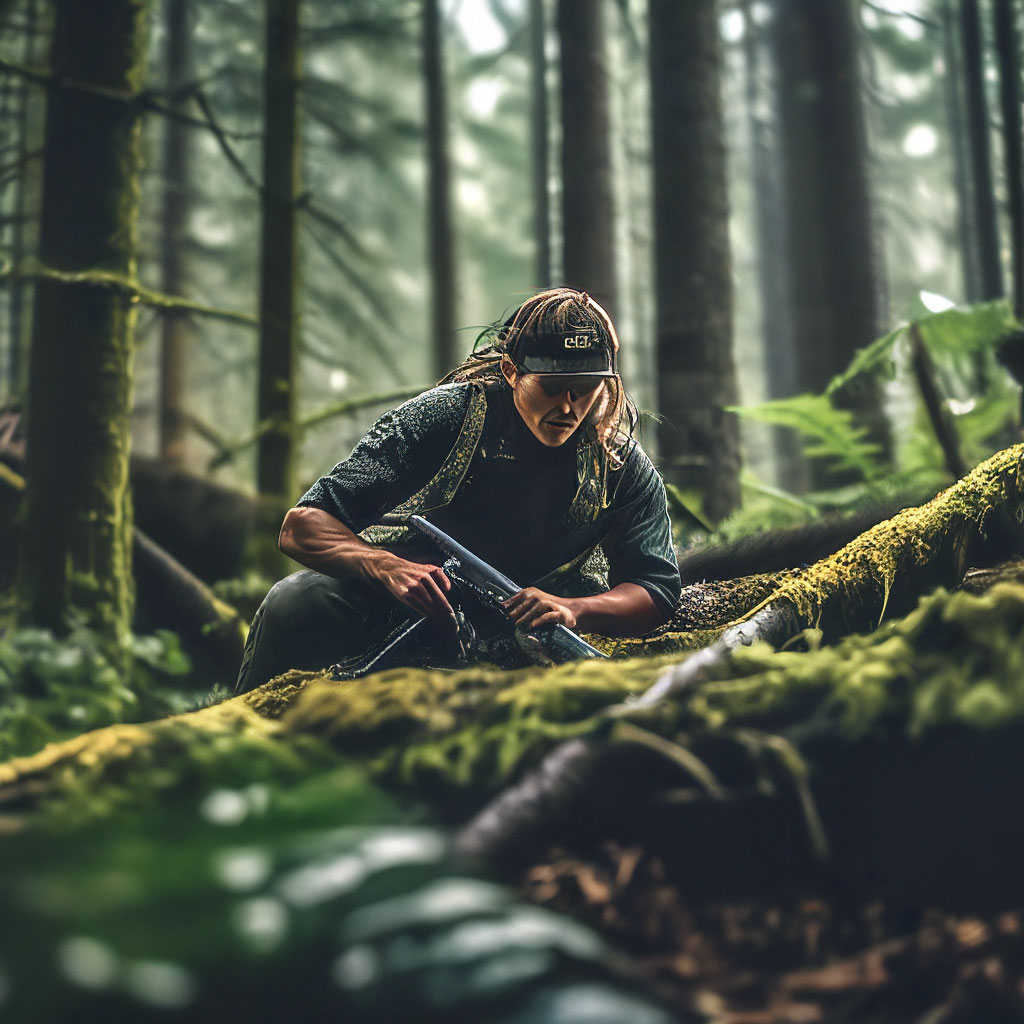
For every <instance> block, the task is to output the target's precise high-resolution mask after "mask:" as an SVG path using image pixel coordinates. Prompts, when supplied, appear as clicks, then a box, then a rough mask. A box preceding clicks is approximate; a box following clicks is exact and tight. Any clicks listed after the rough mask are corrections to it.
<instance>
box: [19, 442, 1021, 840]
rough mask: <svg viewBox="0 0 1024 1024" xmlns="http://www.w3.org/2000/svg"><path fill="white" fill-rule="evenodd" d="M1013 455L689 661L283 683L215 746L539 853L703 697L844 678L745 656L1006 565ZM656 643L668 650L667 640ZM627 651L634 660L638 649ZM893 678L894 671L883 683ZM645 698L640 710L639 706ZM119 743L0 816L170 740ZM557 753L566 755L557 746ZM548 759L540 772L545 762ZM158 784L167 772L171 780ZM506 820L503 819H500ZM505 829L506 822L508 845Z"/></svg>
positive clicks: (882, 532) (805, 575) (97, 748)
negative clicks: (272, 741) (965, 574)
mask: <svg viewBox="0 0 1024 1024" xmlns="http://www.w3.org/2000/svg"><path fill="white" fill-rule="evenodd" d="M1022 454H1024V448H1022V447H1020V446H1018V447H1017V448H1013V449H1010V450H1008V451H1006V452H1002V453H1000V454H999V455H997V456H995V457H993V459H991V460H989V461H988V462H987V463H985V464H983V465H982V466H980V467H978V469H977V470H975V471H974V472H973V473H972V474H970V475H969V476H968V477H967V478H966V479H965V480H962V481H960V482H959V483H958V484H956V485H955V486H954V487H952V488H950V489H949V490H947V491H945V492H943V493H942V494H941V495H939V496H938V497H937V498H936V499H934V500H933V501H932V502H930V503H929V504H928V505H926V506H923V507H922V508H919V509H908V510H905V511H904V512H902V513H900V514H899V515H897V516H896V517H894V519H893V520H890V521H888V522H886V523H882V524H879V525H878V526H877V527H875V528H873V529H872V530H869V531H867V533H865V534H864V535H863V536H862V537H861V538H858V540H857V541H855V542H854V543H852V544H851V545H848V546H847V547H846V548H844V549H843V550H842V551H840V552H838V553H837V554H835V555H833V556H831V557H830V558H828V559H825V560H823V561H822V562H820V563H818V564H817V565H815V566H812V567H810V568H809V569H807V570H803V571H801V572H798V573H790V574H786V575H785V576H784V577H783V578H781V579H780V580H779V582H778V585H777V586H776V587H775V589H774V590H773V591H772V597H771V599H770V600H769V601H768V602H767V603H764V602H762V606H761V607H754V608H749V609H748V611H747V614H746V616H744V617H742V621H740V622H737V623H734V624H733V625H732V626H730V627H727V628H725V629H721V628H719V629H718V634H719V638H718V639H717V641H716V642H714V643H712V645H711V646H709V647H708V648H707V650H706V651H703V652H702V653H701V654H699V655H696V656H693V657H691V658H689V659H687V660H685V661H680V660H679V658H678V655H674V654H667V655H666V654H663V655H661V656H660V657H658V658H649V657H648V658H642V659H638V660H636V661H633V662H631V663H628V664H627V663H624V662H615V661H612V662H607V661H602V662H600V663H597V662H594V663H585V664H576V665H567V666H560V667H558V668H555V669H549V670H542V669H537V668H534V669H527V670H522V671H519V672H515V673H502V672H498V671H495V670H488V669H485V668H473V669H468V670H464V671H461V672H458V673H442V672H425V671H416V670H404V669H397V670H392V671H390V672H386V673H381V674H379V675H376V676H371V677H368V678H367V679H361V680H356V681H353V682H350V683H338V682H336V681H333V680H330V679H327V678H325V677H323V676H317V675H314V674H308V673H307V674H302V673H293V674H290V675H289V676H287V677H282V678H280V679H278V680H275V681H272V682H271V683H269V684H267V685H266V686H264V687H261V688H259V689H257V690H255V691H253V692H252V693H251V694H247V695H245V696H244V697H240V698H235V699H234V700H231V701H227V702H224V703H223V704H221V705H219V706H218V708H217V718H216V721H217V722H218V728H220V727H223V726H226V725H227V724H228V723H229V722H230V723H231V724H230V727H229V728H228V731H229V732H233V731H234V730H236V729H239V730H241V731H242V732H244V731H245V730H246V728H247V723H249V722H254V721H260V720H274V721H275V726H274V728H275V734H277V732H278V730H279V735H280V739H281V742H282V744H283V745H284V746H287V745H288V744H291V743H298V742H300V741H301V740H302V738H303V737H308V736H316V737H320V738H323V739H326V740H327V741H328V742H330V743H331V745H332V746H334V747H335V748H337V749H340V750H342V751H344V752H346V753H349V754H353V755H355V756H357V757H364V758H366V759H367V760H368V761H369V762H370V763H371V766H372V767H373V770H374V772H375V774H376V775H377V777H378V778H380V779H382V780H383V781H384V782H385V783H387V784H389V785H392V786H394V787H396V788H402V789H405V790H406V791H411V792H414V793H415V794H416V795H417V797H418V798H419V799H426V800H428V801H429V802H430V803H431V805H432V806H434V807H435V808H436V807H437V806H438V805H441V804H447V806H448V808H449V809H450V810H451V809H453V808H454V813H456V814H458V815H459V816H460V818H461V820H465V818H466V816H467V815H469V814H472V813H473V812H474V811H476V810H478V809H479V808H480V806H481V802H482V799H484V798H486V797H487V796H493V795H494V794H496V793H501V794H502V795H500V796H498V798H497V799H498V801H500V806H501V808H503V813H500V814H499V813H497V809H498V807H499V804H498V803H495V804H494V805H492V806H490V807H487V808H485V809H484V810H483V811H482V812H480V813H479V814H478V815H477V816H476V818H475V819H474V820H473V821H472V822H471V823H470V824H469V825H468V826H467V827H466V828H465V829H464V830H463V832H462V834H461V842H462V846H463V848H464V849H469V850H474V851H476V852H478V853H486V854H487V855H488V856H490V857H500V856H501V855H502V852H503V850H504V849H505V848H506V847H507V848H509V849H511V848H512V847H513V846H515V845H516V843H515V836H513V835H511V834H510V833H511V832H512V831H514V830H518V829H529V830H530V833H531V834H532V835H533V836H535V837H540V838H542V839H543V838H550V836H549V835H546V833H545V823H548V824H551V822H552V821H553V815H555V816H557V815H560V814H562V813H565V812H567V810H568V809H570V808H571V807H572V806H573V803H574V802H575V801H576V800H578V799H583V791H584V790H586V789H587V788H588V787H589V788H593V785H592V784H593V782H594V779H595V778H599V777H601V776H602V773H604V775H605V776H606V775H607V772H608V768H609V766H611V771H612V773H613V774H614V772H615V770H616V768H617V764H618V762H617V760H616V759H617V758H619V757H621V756H625V757H628V756H631V755H623V754H622V753H621V749H625V748H633V752H634V754H635V752H636V750H637V749H639V748H643V747H645V746H646V747H648V748H650V747H651V746H652V743H653V745H654V746H657V744H658V742H660V740H659V738H658V737H657V736H656V737H655V738H654V740H653V741H651V740H650V739H649V738H648V739H647V740H644V739H642V738H640V732H641V731H643V730H646V731H648V732H649V733H651V732H660V734H661V736H662V737H665V736H674V735H675V734H676V733H677V732H678V730H679V728H680V726H679V723H680V721H683V720H687V716H689V718H690V719H692V718H693V715H694V713H695V712H694V707H696V706H697V705H698V704H700V702H702V701H703V702H706V701H707V700H708V699H710V698H707V697H706V696H705V694H706V693H708V692H710V691H712V690H715V688H716V687H719V688H721V687H725V688H726V689H728V688H729V687H730V686H732V685H734V684H733V682H732V681H733V680H735V685H736V686H738V687H740V689H741V690H743V692H747V691H749V692H751V693H753V694H755V695H757V699H758V700H761V701H763V702H765V703H768V704H770V703H771V701H772V700H774V699H776V698H775V697H773V696H772V695H773V694H774V693H775V692H776V688H775V683H774V682H773V680H775V679H776V678H779V677H780V676H781V677H782V678H786V679H788V678H790V677H793V678H796V679H798V680H805V677H806V674H807V673H808V672H809V671H810V668H809V667H803V666H804V665H808V666H810V665H811V664H812V663H808V662H804V661H803V660H802V659H804V658H820V657H823V656H824V655H825V654H826V653H828V654H829V658H831V659H832V661H831V662H830V664H832V666H833V667H832V668H831V669H830V671H831V672H833V673H835V672H841V671H843V670H844V669H845V662H843V660H842V659H844V658H846V657H848V655H847V654H846V653H841V654H835V653H829V652H830V651H831V649H824V650H822V651H819V652H814V653H812V654H811V655H804V654H800V653H797V652H791V653H789V652H787V653H785V654H782V653H779V654H774V653H771V652H770V650H769V648H768V647H766V646H764V645H757V644H755V643H754V641H757V640H765V639H766V640H768V641H769V642H770V643H771V644H772V645H773V646H781V645H782V644H783V642H784V641H785V639H786V638H787V637H790V636H793V635H795V634H796V633H798V632H800V631H801V630H805V629H807V628H808V627H812V628H813V627H817V628H820V629H826V626H828V629H831V630H832V633H831V634H830V635H836V632H837V631H838V630H839V629H840V628H841V626H842V623H843V622H845V621H848V620H850V619H851V618H852V620H855V621H860V622H861V623H863V624H864V625H865V626H866V627H870V626H873V625H874V624H875V623H876V622H877V619H878V617H879V616H880V614H881V613H882V611H883V610H887V611H889V612H891V611H892V610H893V609H894V608H896V607H897V606H899V605H900V604H905V603H908V602H909V601H910V599H911V597H912V596H913V595H914V594H915V593H917V592H920V591H921V590H924V589H928V588H930V587H931V586H933V585H934V583H935V582H950V581H953V582H955V580H956V579H957V578H958V577H959V575H960V574H961V573H962V571H963V568H964V566H966V565H968V564H971V563H972V562H979V561H981V560H983V559H985V558H987V557H988V556H989V555H991V554H992V553H993V552H994V551H997V550H999V549H1002V554H1004V555H1006V554H1009V553H1010V550H1011V549H1013V550H1021V548H1022V545H1021V538H1020V525H1019V520H1020V518H1024V516H1022V515H1021V513H1020V511H1019V510H1020V508H1021V493H1022V488H1021V459H1022ZM897 597H898V600H897ZM688 637H692V634H679V635H678V636H677V637H676V638H675V641H679V640H682V641H684V642H685V641H686V639H687V638H688ZM665 639H667V640H673V638H672V637H671V635H670V634H666V636H665ZM858 642H860V643H868V640H863V641H861V640H858ZM748 645H749V646H748ZM634 649H635V650H636V651H637V652H638V653H639V652H641V651H643V649H644V645H642V644H640V645H637V646H636V647H635V648H634ZM908 656H909V655H908ZM915 656H916V655H915ZM871 657H872V658H874V659H876V660H875V661H872V662H871V667H870V669H869V670H867V669H866V670H865V671H866V672H867V676H868V678H869V679H870V680H875V679H877V678H879V677H881V678H886V675H885V673H886V672H889V671H890V668H889V661H888V659H889V655H888V652H887V651H883V650H881V649H879V651H877V652H872V654H871ZM901 657H902V656H901ZM836 659H839V667H838V668H837V667H836V664H835V662H836ZM813 664H817V662H814V663H813ZM755 669H756V671H758V672H760V671H763V672H764V679H763V680H761V679H760V678H759V677H758V678H754V679H750V678H749V677H750V673H751V672H753V671H755ZM769 669H770V670H769ZM883 669H884V671H883ZM898 669H899V664H896V665H894V667H893V668H892V671H897V670H898ZM815 671H817V670H815ZM801 672H802V673H804V676H801V675H800V673H801ZM812 675H814V673H812ZM720 681H721V682H720ZM698 684H699V685H698ZM795 685H798V687H806V686H808V685H810V684H808V683H807V682H806V681H800V682H799V683H798V684H795ZM814 685H815V686H817V687H818V690H816V691H815V693H816V694H817V696H816V697H815V699H816V700H820V699H824V698H823V697H822V695H821V694H822V693H824V691H825V690H826V689H827V686H826V685H825V683H822V682H821V679H819V678H818V677H817V676H815V680H814ZM871 685H872V686H874V685H875V683H874V682H872V684H871ZM644 690H647V696H646V697H643V696H639V694H641V693H642V692H643V691H644ZM858 692H859V691H858ZM631 694H632V695H634V696H635V697H638V699H636V700H634V701H633V702H632V703H630V702H629V701H628V700H625V699H624V698H627V697H628V696H629V695H631ZM826 696H827V695H826ZM751 699H753V698H751ZM875 699H876V700H877V701H881V700H882V698H881V697H876V698H875ZM695 702H696V703H695ZM792 713H799V709H797V710H796V711H794V712H792ZM701 714H703V712H702V713H701ZM697 717H698V720H699V721H703V720H704V719H703V718H701V715H698V716H697ZM173 721H174V726H173V732H174V734H175V735H176V736H179V737H182V738H184V737H185V736H186V735H187V734H188V733H189V732H190V730H192V728H193V723H195V728H196V729H197V730H198V733H199V734H202V735H205V732H206V728H207V726H208V725H210V724H212V722H213V721H214V720H213V719H211V718H210V716H209V715H208V714H207V713H206V712H200V713H199V714H198V716H192V715H184V716H180V717H179V718H177V719H174V720H173ZM637 725H639V726H640V727H641V729H640V730H637V728H636V726H637ZM120 729H121V730H122V731H120V732H118V731H117V729H115V730H109V731H108V730H100V731H98V732H94V733H91V734H88V735H86V736H84V737H80V738H79V739H77V740H72V741H69V742H68V743H67V744H64V745H56V749H48V750H47V751H44V752H43V753H41V754H38V755H35V756H34V757H31V758H22V759H19V760H17V761H12V762H9V763H8V764H7V765H4V766H0V806H3V805H4V803H5V801H6V800H8V799H14V802H15V804H16V805H19V806H20V807H22V808H25V809H28V810H30V809H31V806H30V805H31V804H32V803H33V802H34V801H36V802H37V801H38V800H40V799H42V798H43V797H45V796H47V795H53V794H55V793H57V792H60V791H61V790H63V789H67V788H68V787H69V786H71V787H73V786H74V782H75V778H76V776H77V775H78V774H79V773H81V774H84V775H86V776H88V778H89V779H90V783H89V784H90V785H102V784H103V780H104V779H105V778H106V777H108V776H113V777H120V776H122V775H123V773H125V772H127V771H129V770H130V767H131V764H132V760H133V758H134V757H136V756H141V757H145V756H146V755H145V754H144V753H143V750H144V748H145V747H146V745H147V742H148V741H147V739H146V738H147V737H149V736H150V735H152V734H154V733H155V734H159V735H166V734H167V729H168V726H167V725H166V724H165V723H163V722H156V723H151V724H149V725H145V726H137V727H130V728H128V727H120ZM115 737H116V741H115V739H114V738H115ZM563 740H576V741H578V742H575V743H574V744H573V745H571V746H559V744H560V742H561V741H563ZM674 742H675V741H674V740H669V741H668V742H667V743H663V746H664V747H665V748H666V749H667V747H670V746H672V745H673V744H674ZM676 746H677V747H678V750H681V751H682V753H681V754H678V756H677V760H679V762H680V763H684V762H685V764H684V768H685V770H686V771H687V772H688V773H689V776H690V777H691V778H692V779H695V780H697V782H698V784H699V785H701V786H703V787H704V788H705V789H706V790H708V791H711V790H712V789H713V787H714V780H713V779H709V778H708V777H707V774H706V773H705V774H704V776H703V778H702V777H701V768H700V762H699V761H698V760H697V759H696V758H693V757H689V758H688V756H687V754H686V751H685V749H684V748H685V744H677V745H676ZM617 748H619V749H617ZM553 750H554V753H550V752H551V751H553ZM609 750H611V751H612V752H611V753H609ZM546 753H549V754H550V756H549V758H548V760H546V761H545V760H544V755H545V754H546ZM531 763H532V764H535V765H536V764H540V765H541V768H540V769H539V770H538V772H537V773H535V774H533V775H529V776H527V777H526V780H525V781H524V782H523V783H520V784H519V785H518V786H517V787H513V788H512V789H511V790H508V791H507V792H505V793H502V790H503V789H504V788H505V786H506V784H507V781H508V779H510V778H513V777H514V776H515V775H516V774H517V773H520V772H521V771H522V769H523V767H524V766H525V765H529V764H531ZM172 777H173V772H172V771H171V770H170V768H169V769H168V779H169V780H170V779H172ZM574 779H575V780H576V781H574ZM26 780H31V787H30V789H31V791H32V794H34V795H33V796H32V797H31V799H30V800H29V801H28V803H27V804H26V802H25V801H26V798H25V792H26V791H25V789H24V786H23V782H25V781H26ZM169 784H170V783H169ZM517 793H519V794H520V795H521V808H522V813H520V807H519V805H517V804H516V800H517V799H518V798H517V796H516V794H517ZM531 794H532V795H531ZM16 795H17V796H16ZM531 807H534V808H535V811H531V810H530V808H531ZM513 808H515V811H516V813H515V815H514V816H512V817H507V816H506V815H507V814H511V809H513ZM602 811H603V813H604V814H605V815H606V816H612V815H614V814H615V807H614V805H613V803H612V802H611V801H604V806H603V808H602ZM531 815H533V816H532V817H531ZM503 819H504V820H506V821H513V820H514V821H515V822H516V825H515V827H514V828H513V827H512V826H510V825H508V824H503V823H502V822H503ZM522 835H523V836H524V837H525V835H526V832H525V831H524V832H523V833H522ZM519 846H520V847H521V846H522V844H521V843H520V844H519Z"/></svg>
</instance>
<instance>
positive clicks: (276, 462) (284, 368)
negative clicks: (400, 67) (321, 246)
mask: <svg viewBox="0 0 1024 1024" xmlns="http://www.w3.org/2000/svg"><path fill="white" fill-rule="evenodd" d="M266 39H267V49H266V68H265V71H264V79H263V86H264V119H265V129H264V141H263V225H262V235H261V239H260V340H259V347H260V360H259V419H260V422H261V423H270V424H271V428H270V429H269V430H268V431H267V432H266V433H265V434H264V435H263V436H262V437H261V438H260V442H259V456H258V471H257V477H258V486H259V491H260V494H263V495H266V496H268V497H271V498H275V499H279V500H281V501H283V502H285V503H291V501H292V500H293V499H294V495H293V493H292V492H293V490H294V477H295V447H296V445H295V436H294V433H293V430H292V425H293V422H294V420H295V400H296V398H295V387H296V373H297V364H298V349H299V323H298V320H299V312H298V289H299V254H298V239H297V232H296V214H297V210H296V204H297V201H298V197H299V187H300V186H299V134H298V116H297V102H298V90H299V0H267V34H266Z"/></svg>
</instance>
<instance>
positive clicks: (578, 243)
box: [558, 0, 616, 316]
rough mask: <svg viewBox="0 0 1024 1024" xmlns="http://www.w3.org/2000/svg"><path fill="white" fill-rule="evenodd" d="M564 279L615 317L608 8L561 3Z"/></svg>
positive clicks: (587, 0) (584, 0) (583, 0)
mask: <svg viewBox="0 0 1024 1024" xmlns="http://www.w3.org/2000/svg"><path fill="white" fill-rule="evenodd" d="M558 38H559V43H560V49H561V79H562V115H561V120H562V232H563V240H564V250H563V268H564V283H565V284H567V285H569V286H570V287H572V288H579V289H581V290H583V291H586V292H588V293H589V294H590V295H592V296H593V297H594V298H595V299H597V301H598V302H600V303H601V305H602V306H604V307H605V309H607V310H608V312H609V313H611V314H612V316H614V315H615V300H616V279H615V203H614V190H613V188H612V157H611V144H610V141H609V109H608V69H607V62H606V58H605V40H604V5H603V4H602V3H597V2H594V0H559V2H558Z"/></svg>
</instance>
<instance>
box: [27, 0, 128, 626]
mask: <svg viewBox="0 0 1024 1024" xmlns="http://www.w3.org/2000/svg"><path fill="white" fill-rule="evenodd" d="M146 7H147V5H146V4H145V3H144V2H142V0H102V2H100V0H98V2H97V3H95V4H81V3H78V2H76V0H62V2H59V3H57V4H56V11H55V23H54V33H53V43H52V50H51V58H50V66H51V70H52V73H53V79H54V81H53V85H52V86H51V90H50V97H49V105H48V108H47V114H46V159H45V167H44V172H43V174H44V177H43V200H42V211H41V224H40V239H39V255H40V261H41V263H42V264H43V265H44V267H46V268H51V269H53V270H57V271H64V272H72V273H84V274H88V272H90V271H94V270H103V271H108V272H112V273H115V274H117V275H119V276H121V277H123V278H127V279H129V280H131V279H134V276H135V248H136V218H137V211H138V173H139V164H140V151H139V129H140V117H139V113H140V108H139V107H138V106H136V105H135V104H134V103H133V100H134V98H135V97H136V96H137V95H138V93H139V92H140V90H141V89H142V86H143V79H144V72H145V54H146V51H145V27H146V25H145V11H146ZM134 321H135V306H134V303H133V301H132V298H131V297H130V296H129V295H128V294H125V292H124V291H122V290H115V289H111V288H104V287H102V286H99V285H97V284H95V283H92V282H90V281H88V280H80V281H76V282H74V283H72V282H70V281H59V280H56V279H55V278H46V277H45V276H44V277H43V279H41V280H40V281H39V283H38V285H37V286H36V294H35V309H34V318H33V332H32V351H31V371H30V385H29V426H28V437H29V447H28V453H27V462H26V477H27V493H26V501H25V534H24V543H23V546H22V551H21V556H22V561H21V569H20V573H19V594H20V600H21V612H22V615H23V617H24V618H25V619H26V620H27V621H29V622H31V623H34V624H36V625H39V626H47V627H51V628H54V629H62V628H64V627H65V625H66V624H67V621H68V617H69V616H70V615H71V614H72V613H73V612H77V613H79V614H81V615H83V616H84V617H85V618H86V620H87V621H88V622H89V623H90V624H92V625H93V626H95V628H96V629H97V630H99V631H101V632H103V633H105V634H106V635H107V636H108V637H110V638H111V640H113V641H121V640H123V639H124V637H125V636H126V634H127V632H128V629H129V623H130V621H131V611H132V590H131V569H130V543H131V541H130V538H131V512H130V505H129V498H128V447H129V413H130V402H131V374H132V343H133V339H132V331H133V325H134Z"/></svg>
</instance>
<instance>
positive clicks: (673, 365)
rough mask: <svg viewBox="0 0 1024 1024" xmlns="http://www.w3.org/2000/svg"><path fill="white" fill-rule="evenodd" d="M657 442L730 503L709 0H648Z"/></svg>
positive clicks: (730, 387) (714, 53) (728, 369)
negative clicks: (661, 419)
mask: <svg viewBox="0 0 1024 1024" xmlns="http://www.w3.org/2000/svg"><path fill="white" fill-rule="evenodd" d="M649 10H650V32H651V108H652V118H653V157H654V211H655V275H656V280H657V293H656V306H657V361H658V412H659V413H660V414H661V415H662V416H663V417H664V422H663V423H662V424H661V425H660V426H659V429H658V449H659V452H660V454H661V459H662V468H663V472H664V473H665V476H666V478H667V479H668V480H669V482H671V483H674V484H676V485H677V486H680V487H684V488H688V489H697V490H698V491H699V492H700V494H701V496H702V501H703V505H704V511H705V512H706V513H707V515H709V516H710V517H711V518H712V519H713V520H719V519H721V518H723V517H724V516H725V515H727V514H728V513H729V512H730V511H732V510H733V509H734V508H736V506H737V505H739V502H740V490H739V469H740V453H739V427H738V424H737V422H736V417H735V415H734V414H732V413H727V412H726V411H725V407H726V406H728V405H734V404H735V403H736V400H737V396H736V375H735V368H734V365H733V356H732V277H731V274H732V263H731V255H730V249H729V203H728V196H727V194H726V170H725V141H724V125H723V121H722V103H721V95H720V85H719V82H720V74H721V63H722V61H721V48H720V43H719V34H718V18H717V11H716V4H715V3H714V0H691V2H689V3H685V4H680V3H676V2H675V0H651V3H650V7H649Z"/></svg>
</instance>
